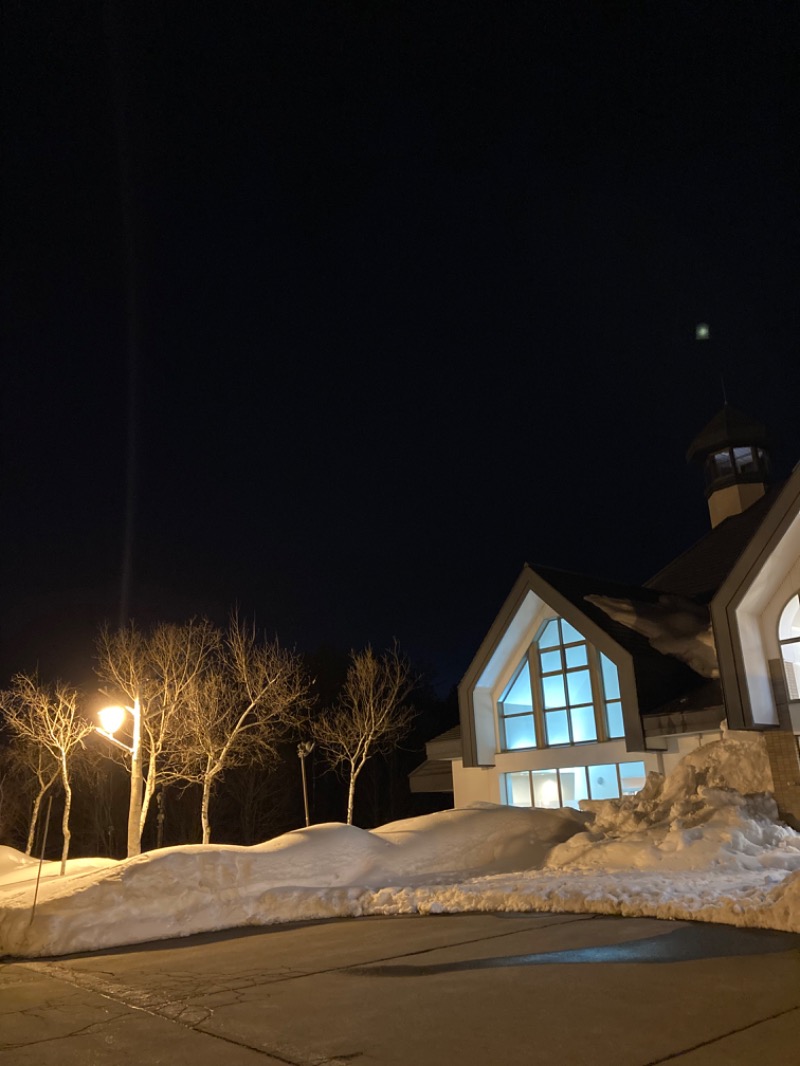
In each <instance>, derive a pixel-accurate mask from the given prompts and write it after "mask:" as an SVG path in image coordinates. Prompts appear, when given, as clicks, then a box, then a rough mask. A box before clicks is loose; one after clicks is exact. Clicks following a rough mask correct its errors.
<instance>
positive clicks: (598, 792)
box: [588, 763, 619, 800]
mask: <svg viewBox="0 0 800 1066" xmlns="http://www.w3.org/2000/svg"><path fill="white" fill-rule="evenodd" d="M588 769H589V791H590V793H591V796H592V799H593V800H604V799H616V797H617V796H619V784H618V783H617V767H616V765H615V764H614V763H610V764H608V765H606V766H590V767H589V768H588Z"/></svg>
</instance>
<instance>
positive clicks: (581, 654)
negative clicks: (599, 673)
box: [565, 644, 588, 666]
mask: <svg viewBox="0 0 800 1066" xmlns="http://www.w3.org/2000/svg"><path fill="white" fill-rule="evenodd" d="M565 654H566V656H567V666H586V663H587V662H588V660H587V658H586V645H585V644H576V645H575V646H574V647H572V648H567V649H566V652H565Z"/></svg>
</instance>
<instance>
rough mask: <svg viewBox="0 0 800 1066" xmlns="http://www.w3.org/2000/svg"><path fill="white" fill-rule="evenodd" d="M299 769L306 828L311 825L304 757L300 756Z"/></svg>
mask: <svg viewBox="0 0 800 1066" xmlns="http://www.w3.org/2000/svg"><path fill="white" fill-rule="evenodd" d="M300 770H301V772H302V774H303V806H304V807H305V811H306V829H307V828H308V827H309V825H311V821H310V819H309V817H308V788H307V787H306V757H305V755H301V756H300Z"/></svg>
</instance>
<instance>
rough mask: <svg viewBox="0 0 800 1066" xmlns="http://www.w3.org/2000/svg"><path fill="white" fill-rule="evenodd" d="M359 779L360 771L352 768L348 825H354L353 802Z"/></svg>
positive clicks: (348, 799) (348, 794)
mask: <svg viewBox="0 0 800 1066" xmlns="http://www.w3.org/2000/svg"><path fill="white" fill-rule="evenodd" d="M357 777H358V770H355V769H354V768H353V767H352V766H351V767H350V785H349V787H348V789H347V824H348V825H352V824H353V802H354V800H355V795H356V778H357Z"/></svg>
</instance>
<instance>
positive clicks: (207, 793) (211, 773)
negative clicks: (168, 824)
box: [201, 756, 221, 844]
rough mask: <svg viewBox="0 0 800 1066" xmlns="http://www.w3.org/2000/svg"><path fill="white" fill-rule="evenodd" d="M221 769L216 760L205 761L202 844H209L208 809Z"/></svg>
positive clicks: (209, 823) (209, 758)
mask: <svg viewBox="0 0 800 1066" xmlns="http://www.w3.org/2000/svg"><path fill="white" fill-rule="evenodd" d="M220 769H221V762H220V760H219V759H218V760H217V762H215V763H214V762H213V761H212V759H211V756H208V758H207V760H206V772H205V774H204V775H203V798H202V800H201V824H202V826H203V843H204V844H210V843H211V822H210V820H209V817H208V808H209V806H210V804H211V793H212V792H213V787H214V781H215V780H217V775H218V773H219V772H220Z"/></svg>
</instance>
